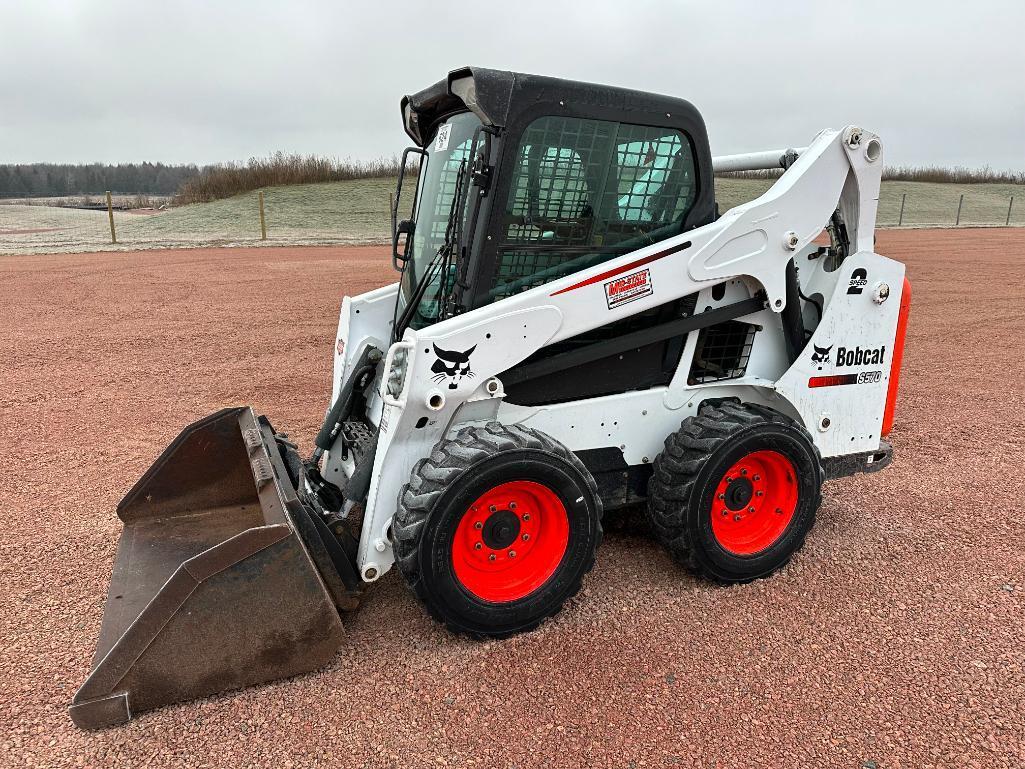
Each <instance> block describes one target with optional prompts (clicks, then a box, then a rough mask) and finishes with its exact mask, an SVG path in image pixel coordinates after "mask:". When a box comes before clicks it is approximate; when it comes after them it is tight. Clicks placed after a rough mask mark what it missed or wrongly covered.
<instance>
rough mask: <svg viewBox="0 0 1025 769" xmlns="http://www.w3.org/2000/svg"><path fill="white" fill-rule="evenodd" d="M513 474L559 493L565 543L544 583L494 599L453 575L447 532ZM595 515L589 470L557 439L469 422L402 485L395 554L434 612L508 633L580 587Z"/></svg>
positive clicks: (458, 628) (477, 629) (492, 634)
mask: <svg viewBox="0 0 1025 769" xmlns="http://www.w3.org/2000/svg"><path fill="white" fill-rule="evenodd" d="M513 480H529V481H535V482H539V483H543V484H545V485H546V486H548V487H549V489H551V490H552V491H554V492H555V493H556V494H557V495H558V496H559V498H560V500H561V501H562V503H563V505H564V506H565V508H566V512H567V515H568V517H569V542H568V545H567V548H566V553H565V555H564V556H563V557H562V560H561V562H560V563H559V565H558V567H556V570H555V573H554V574H552V575H551V577H549V578H548V580H547V581H546V582H545V583H544V584H543V585H541V587H539V588H537V589H536V590H534V591H533V592H532V593H530V594H529V595H527V596H525V597H523V598H520V599H518V600H515V601H510V602H503V603H493V602H489V601H485V600H482V599H480V598H478V597H477V596H475V595H473V594H472V593H470V592H469V591H468V590H467V589H466V588H465V587H464V586H463V585H462V584H461V583H460V582H459V580H458V579H457V578H456V577H455V574H454V571H453V567H452V541H453V537H454V535H455V531H456V528H457V526H458V523H459V520H460V518H461V517H462V515H463V514H464V513H465V512H466V510H467V508H468V507H469V506H470V505H471V504H472V502H473V501H474V500H475V499H477V498H478V497H479V496H480V495H481V494H482V493H484V491H486V490H487V489H488V488H491V487H493V486H495V485H498V484H500V483H504V482H507V481H513ZM601 515H602V506H601V500H600V499H599V498H598V489H597V486H596V485H595V482H594V479H593V478H592V477H591V474H590V473H589V472H588V471H587V468H585V467H584V465H583V464H582V463H581V462H580V460H579V459H577V457H576V456H575V455H574V454H573V452H571V451H570V450H569V449H567V448H566V447H565V446H563V445H562V444H560V443H559V442H558V441H556V440H554V439H553V438H551V437H550V436H548V435H545V434H544V433H541V432H538V431H537V430H531V429H529V428H526V427H521V426H519V425H501V424H499V423H497V422H490V423H488V424H487V425H485V426H483V427H467V428H464V429H463V430H460V431H459V432H458V433H456V435H455V436H453V437H452V438H449V439H445V440H443V441H441V442H440V443H439V444H438V445H437V446H435V448H434V450H433V451H432V452H431V455H430V456H429V457H427V458H426V459H422V460H420V461H419V462H417V464H416V466H415V467H414V468H413V471H412V474H411V477H410V481H409V483H408V484H406V485H405V486H403V488H402V490H401V491H400V493H399V500H398V508H397V510H396V513H395V517H394V519H393V521H392V538H393V544H394V548H395V561H396V564H397V565H398V567H399V571H400V572H401V573H402V575H403V577H405V579H406V582H407V583H408V584H409V586H410V587H411V588H412V590H413V592H414V593H416V596H417V597H418V598H419V599H420V601H421V602H422V603H423V604H424V606H426V607H427V610H428V612H429V613H430V614H431V616H432V617H434V618H435V619H436V620H438V621H439V622H443V623H444V624H445V625H446V626H447V627H448V628H449V629H450V630H452V631H453V632H456V633H462V634H465V635H469V636H471V637H475V638H504V637H507V636H510V635H513V634H515V633H522V632H525V631H528V630H532V629H534V628H536V627H537V626H538V625H540V624H541V623H542V622H543V621H544V620H546V619H547V618H548V617H551V616H552V615H554V614H556V613H558V612H559V610H560V609H561V608H562V606H563V604H564V603H565V602H566V600H567V599H568V598H570V597H572V596H573V595H575V594H576V593H577V592H578V591H579V590H580V584H581V581H582V579H583V577H584V575H585V574H587V573H588V572H589V571H590V570H591V567H592V566H593V565H594V556H595V551H596V550H597V548H598V546H599V544H601V540H602V528H601Z"/></svg>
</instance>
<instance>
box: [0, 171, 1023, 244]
mask: <svg viewBox="0 0 1025 769" xmlns="http://www.w3.org/2000/svg"><path fill="white" fill-rule="evenodd" d="M770 184H771V182H770V181H765V180H759V179H717V180H716V195H717V197H718V200H719V208H720V210H722V211H726V210H727V209H728V208H731V207H732V206H735V205H737V204H738V203H741V202H743V201H746V200H751V199H753V198H755V197H757V196H758V195H760V194H761V193H762V192H764V191H765V190H766V189H768V187H769V185H770ZM394 189H395V181H394V179H390V178H382V179H359V180H352V181H340V182H326V183H322V184H307V185H302V186H288V187H268V188H266V189H265V190H264V204H265V210H266V216H267V236H268V238H267V240H266V241H261V240H260V214H259V204H258V201H257V193H256V192H247V193H244V194H241V195H236V196H235V197H233V198H227V199H225V200H217V201H214V202H212V203H196V204H192V205H187V206H181V207H179V208H172V209H168V210H164V211H149V212H145V211H144V212H115V215H114V217H115V224H116V227H117V233H118V245H117V246H112V245H111V243H110V229H109V225H108V221H107V214H106V212H103V211H83V210H74V209H66V208H52V207H47V206H21V205H0V254H30V253H55V252H65V253H73V252H82V251H109V250H135V249H153V248H177V247H196V246H242V245H246V246H252V245H306V244H333V243H340V244H359V243H383V242H387V240H388V239H389V214H388V203H389V193H391V192H392V191H393V190H394ZM902 194H906V195H907V198H906V201H905V208H904V225H905V226H930V225H931V226H952V225H953V224H954V219H955V217H956V214H957V204H958V200H959V197H960V195H962V194H964V196H965V198H964V206H963V209H962V212H961V224H962V225H966V224H967V225H1003V224H1004V219H1005V217H1006V215H1007V203H1008V200H1009V198H1010V196H1011V195H1014V196H1015V205H1014V211H1013V215H1012V217H1011V223H1012V225H1017V226H1025V185H1012V184H938V183H926V182H883V187H882V193H881V196H880V205H879V225H880V226H893V225H896V223H897V218H898V213H899V209H900V199H901V195H902Z"/></svg>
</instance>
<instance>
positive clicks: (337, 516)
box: [71, 68, 910, 727]
mask: <svg viewBox="0 0 1025 769" xmlns="http://www.w3.org/2000/svg"><path fill="white" fill-rule="evenodd" d="M401 111H402V120H403V124H404V127H405V130H406V133H408V134H409V136H410V137H411V138H412V140H413V142H414V146H412V147H410V148H409V149H407V150H406V152H405V153H404V155H403V164H402V168H403V173H402V174H401V175H400V178H399V182H398V184H399V188H398V191H397V194H396V198H395V209H394V210H393V212H392V213H393V244H392V246H393V247H392V258H393V260H394V264H395V266H396V267H397V268H398V269H399V270H400V272H401V277H400V278H399V280H398V282H397V283H395V284H393V285H390V286H385V287H383V288H379V289H377V290H374V291H370V292H368V293H366V294H362V295H360V296H357V297H345V298H344V299H343V300H342V306H341V316H340V319H339V324H338V335H337V339H336V340H335V342H334V349H335V356H334V375H333V382H332V385H333V387H332V393H331V401H330V406H329V408H328V410H327V414H326V417H325V420H324V424H323V428H322V429H321V430H320V432H319V434H318V435H317V436H316V440H315V450H314V451H313V453H312V456H309V457H307V458H306V459H303V458H302V457H301V456H300V454H299V453H298V450H297V447H296V446H295V445H294V444H293V443H291V442H290V441H289V440H288V438H287V436H285V435H283V434H279V433H276V432H275V430H274V429H273V428H272V426H271V424H270V422H268V420H267V419H266V418H265V417H257V416H256V415H255V414H254V413H253V412H252V411H251V410H250V409H249V408H244V407H243V408H234V409H228V410H224V411H220V412H218V413H216V414H213V415H212V416H210V417H207V418H206V419H203V420H201V421H199V422H197V423H195V424H192V425H190V426H189V427H187V428H186V429H185V430H184V432H182V434H181V435H180V436H179V437H178V438H177V439H176V440H175V441H174V442H173V443H172V444H171V445H170V446H169V447H168V448H167V449H166V450H165V451H164V453H163V454H162V455H161V456H160V457H159V458H158V459H157V460H156V462H155V463H154V465H153V466H152V467H151V468H150V470H149V471H148V472H147V473H146V474H145V475H144V476H143V477H142V478H141V480H139V482H138V483H137V484H136V485H135V486H134V488H132V489H131V490H130V491H129V492H128V494H127V496H126V497H125V498H124V500H123V501H122V502H121V503H120V505H119V506H118V515H119V516H120V517H121V519H122V521H123V522H124V532H123V534H122V537H121V541H120V544H119V547H118V553H117V559H116V562H115V566H114V573H113V576H112V579H111V585H110V592H109V595H108V598H107V603H106V608H105V614H104V619H103V624H102V628H101V631H100V639H99V643H98V647H97V650H96V656H95V659H94V661H93V665H92V670H91V672H90V674H89V676H88V679H87V680H86V681H85V683H84V684H83V685H82V687H81V689H80V690H79V691H78V693H77V694H76V696H75V698H74V702H73V704H72V706H71V715H72V718H73V719H74V721H75V723H77V724H78V725H80V726H83V727H100V726H105V725H111V724H116V723H120V722H123V721H126V720H127V719H129V718H131V717H132V716H133V715H134V714H136V713H138V712H140V711H143V710H146V709H149V708H155V707H157V706H160V705H163V704H166V703H170V702H175V701H180V700H184V699H189V698H193V697H199V696H203V695H207V694H210V693H213V692H219V691H223V690H227V689H231V688H236V687H240V686H244V685H248V684H254V683H258V682H261V681H266V680H270V679H274V678H278V677H282V676H288V675H293V674H296V673H299V672H301V671H306V670H312V669H314V668H316V667H319V666H322V665H324V664H326V663H327V662H328V661H329V660H331V658H332V656H333V654H334V653H335V651H336V649H337V647H338V645H339V644H340V643H341V639H342V617H343V616H345V614H346V613H347V612H350V611H352V610H353V609H355V608H356V606H357V605H358V603H359V600H360V596H361V594H362V592H363V591H364V590H365V589H366V587H367V586H368V585H369V584H370V583H372V582H374V581H375V580H378V579H380V577H381V576H382V575H383V574H384V573H385V572H387V571H388V570H389V569H391V568H392V567H393V566H397V567H398V570H399V571H400V572H401V574H402V577H403V578H404V579H405V580H406V581H407V582H408V584H409V586H410V587H411V588H412V590H413V591H414V592H415V594H416V596H417V597H418V598H419V599H420V601H422V602H423V604H424V606H425V607H426V609H427V611H429V612H430V614H431V615H433V616H434V617H435V618H437V620H439V621H440V622H443V623H445V624H446V625H447V626H448V627H449V628H451V629H452V630H453V631H456V632H460V633H465V634H468V635H470V636H475V637H499V638H500V637H504V636H508V635H510V634H513V633H518V632H522V631H526V630H530V629H531V628H534V627H536V626H538V624H540V623H541V622H543V621H544V620H545V619H546V618H548V617H550V616H552V615H553V614H555V613H556V612H558V611H559V609H560V608H561V607H562V605H563V604H564V602H565V601H566V600H567V599H568V598H570V597H571V596H573V595H574V594H575V593H576V592H577V591H578V589H579V588H580V585H581V580H582V579H583V578H584V576H585V575H586V574H587V572H588V571H589V570H590V568H591V566H592V563H593V562H594V558H595V552H596V549H597V548H598V545H599V543H600V542H601V539H602V523H601V520H602V512H603V510H610V509H613V508H619V507H626V506H631V505H638V506H639V505H640V504H644V505H645V506H646V514H647V517H648V519H649V521H650V526H651V530H652V532H653V534H654V536H655V537H656V538H657V539H658V541H659V542H661V543H662V545H664V546H665V547H666V548H667V550H668V551H669V553H671V554H672V556H673V557H674V558H675V559H676V560H677V561H678V562H679V563H680V564H682V565H683V566H684V567H686V568H688V569H690V570H691V571H693V572H694V573H696V574H698V575H700V576H703V577H706V578H708V579H711V580H714V581H717V582H721V583H742V582H747V581H750V580H753V579H756V578H760V577H765V576H768V575H769V574H771V573H772V572H774V571H776V570H777V569H779V568H780V567H782V566H783V565H784V564H786V563H787V561H788V560H789V559H790V558H791V557H792V556H793V555H794V553H795V552H796V551H797V550H798V548H800V547H801V545H802V544H803V542H804V539H805V536H806V535H807V534H808V532H809V530H810V529H811V528H812V524H813V521H814V519H815V514H816V510H817V508H818V507H819V504H820V501H821V498H822V497H821V487H822V484H823V482H824V481H825V480H827V479H832V478H838V477H841V476H846V475H851V474H854V473H858V472H869V471H876V470H880V469H882V468H884V467H885V466H886V465H887V464H888V463H889V462H890V460H891V456H892V452H891V448H890V446H889V444H888V443H887V441H886V440H885V437H886V436H887V435H888V434H889V432H890V429H891V426H892V424H893V419H894V402H895V399H896V395H897V386H898V375H899V372H900V365H901V355H902V349H903V345H904V329H905V324H906V321H907V317H908V308H909V302H910V286H909V284H908V282H907V280H906V279H905V277H904V266H903V265H902V264H900V263H898V262H895V261H893V260H891V259H888V258H886V257H884V256H881V255H879V254H877V253H875V251H874V229H875V220H876V205H877V199H878V196H879V185H880V172H881V165H882V144H881V142H880V139H879V137H878V136H876V135H874V134H872V133H870V132H869V131H866V130H862V129H861V128H857V127H854V126H849V127H847V128H845V129H843V130H840V131H834V130H826V131H822V132H821V133H820V134H818V136H816V137H815V138H814V140H813V141H812V142H811V143H810V144H809V145H808V146H807V147H803V148H799V149H791V150H778V151H771V152H764V153H756V154H748V155H734V156H728V157H720V158H713V157H712V156H711V155H710V153H709V145H708V138H707V136H706V133H705V126H704V123H703V122H702V119H701V117H700V115H699V114H698V112H697V111H696V110H695V108H694V107H693V106H692V105H691V104H689V103H688V102H686V101H683V100H680V99H676V98H669V97H666V96H658V95H653V94H648V93H641V92H637V91H629V90H624V89H621V88H611V87H605V86H599V85H592V84H585V83H577V82H570V81H564V80H556V79H551V78H545V77H537V76H532V75H522V74H516V73H511V72H503V71H496V70H488V69H479V68H467V69H462V70H457V71H454V72H452V73H451V74H449V76H448V77H447V78H446V79H445V80H442V81H441V82H439V83H437V84H436V85H433V86H431V87H430V88H427V89H425V90H423V91H420V92H418V93H416V94H414V95H412V96H407V97H406V98H404V99H403V100H402V102H401ZM417 162H418V163H419V168H418V173H417V174H416V179H415V183H414V181H413V179H412V177H411V176H410V178H409V179H408V183H407V179H406V178H405V177H406V176H407V174H405V169H406V168H407V167H410V168H412V167H414V166H415V165H416V164H417ZM762 168H777V169H782V174H781V175H780V177H779V179H778V180H777V181H775V183H774V184H773V185H772V186H771V188H770V189H769V190H768V191H767V192H766V193H765V194H763V195H762V196H761V197H759V198H757V199H755V200H753V201H751V202H748V203H745V204H743V205H739V206H737V207H735V208H732V209H730V210H728V211H726V212H724V213H720V212H719V211H718V209H717V206H716V202H715V195H714V184H713V171H731V170H744V169H762Z"/></svg>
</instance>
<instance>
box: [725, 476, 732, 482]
mask: <svg viewBox="0 0 1025 769" xmlns="http://www.w3.org/2000/svg"><path fill="white" fill-rule="evenodd" d="M726 483H733V476H732V475H727V476H726Z"/></svg>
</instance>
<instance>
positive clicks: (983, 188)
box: [715, 179, 1025, 227]
mask: <svg viewBox="0 0 1025 769" xmlns="http://www.w3.org/2000/svg"><path fill="white" fill-rule="evenodd" d="M771 184H772V182H771V181H770V180H765V179H716V180H715V193H716V199H717V200H718V201H719V210H720V211H726V210H727V209H729V208H732V207H733V206H735V205H738V204H739V203H743V202H745V201H748V200H753V199H754V198H756V197H758V196H759V195H761V194H762V193H763V192H765V190H767V189H769V187H770V186H771ZM902 194H906V195H907V197H906V199H905V202H904V226H912V227H914V226H919V227H921V226H926V225H932V226H953V225H954V222H955V220H956V218H957V203H958V200H959V199H960V196H961V195H964V206H963V207H962V209H961V224H962V225H1003V224H1004V222H1005V220H1006V217H1007V205H1008V202H1009V201H1010V198H1011V196H1012V195H1014V207H1013V209H1012V211H1011V224H1012V225H1017V226H1019V227H1020V226H1023V225H1025V185H1021V184H936V183H932V182H883V186H882V189H881V190H880V193H879V218H878V224H879V226H880V227H893V226H896V225H897V221H898V218H899V215H900V198H901V195H902Z"/></svg>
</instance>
